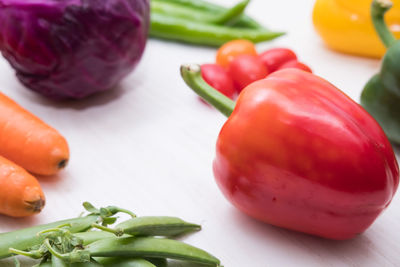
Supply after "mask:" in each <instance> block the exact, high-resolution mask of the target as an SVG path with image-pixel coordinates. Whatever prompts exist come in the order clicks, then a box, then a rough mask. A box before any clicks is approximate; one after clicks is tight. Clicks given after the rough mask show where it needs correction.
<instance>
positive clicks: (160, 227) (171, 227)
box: [115, 216, 201, 236]
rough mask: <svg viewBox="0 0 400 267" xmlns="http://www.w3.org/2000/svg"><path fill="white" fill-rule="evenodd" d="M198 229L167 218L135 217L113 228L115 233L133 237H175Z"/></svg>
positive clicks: (186, 223)
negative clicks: (118, 232)
mask: <svg viewBox="0 0 400 267" xmlns="http://www.w3.org/2000/svg"><path fill="white" fill-rule="evenodd" d="M200 229H201V226H200V225H197V224H194V223H188V222H185V221H183V220H181V219H179V218H177V217H167V216H158V217H156V216H143V217H137V218H132V219H129V220H127V221H124V222H122V223H120V224H117V225H116V226H115V231H121V232H122V233H124V234H128V235H134V236H176V235H180V234H185V233H189V232H193V231H199V230H200Z"/></svg>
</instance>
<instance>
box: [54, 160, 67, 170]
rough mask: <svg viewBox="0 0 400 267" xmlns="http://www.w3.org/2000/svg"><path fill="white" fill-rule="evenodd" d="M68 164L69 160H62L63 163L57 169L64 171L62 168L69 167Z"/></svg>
mask: <svg viewBox="0 0 400 267" xmlns="http://www.w3.org/2000/svg"><path fill="white" fill-rule="evenodd" d="M67 163H68V160H67V159H63V160H61V161H60V162H59V163H58V164H57V167H58V168H59V169H62V168H64V167H65V166H67Z"/></svg>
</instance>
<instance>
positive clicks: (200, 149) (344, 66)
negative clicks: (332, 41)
mask: <svg viewBox="0 0 400 267" xmlns="http://www.w3.org/2000/svg"><path fill="white" fill-rule="evenodd" d="M219 2H221V3H226V4H230V3H233V2H234V1H219ZM312 6H313V1H311V0H302V1H294V0H282V1H263V0H254V1H252V3H251V4H250V6H249V10H248V13H249V14H250V15H252V16H254V17H256V18H257V19H258V20H260V21H261V22H262V23H263V24H265V25H267V26H268V27H269V28H271V29H276V30H284V31H287V35H286V36H284V37H282V38H279V39H277V40H275V41H273V42H266V43H262V44H259V45H258V46H257V48H258V50H259V51H263V50H265V49H268V48H271V47H276V46H284V47H289V48H292V49H293V50H295V52H297V53H298V56H299V58H300V60H301V61H304V62H305V63H307V64H308V65H309V66H311V68H312V69H313V70H314V72H315V73H316V74H317V75H320V76H322V77H324V78H326V79H327V80H328V81H330V82H332V83H333V84H335V85H336V86H337V87H339V88H340V89H342V90H343V91H344V92H345V93H346V94H348V95H349V96H350V97H351V98H353V99H354V100H356V101H358V100H359V95H360V93H361V90H362V87H363V85H364V84H365V83H366V82H367V80H368V79H369V77H371V76H372V75H373V74H374V73H375V72H376V71H377V70H378V68H379V61H378V60H373V59H365V58H359V57H353V56H348V55H343V54H338V53H335V52H333V51H330V50H328V49H327V48H326V47H325V46H324V45H323V44H322V42H321V40H320V39H319V37H318V36H317V34H316V33H315V32H314V29H313V26H312V21H311V11H312ZM214 56H215V49H212V48H204V47H195V46H188V45H183V44H176V43H171V42H163V41H158V40H149V42H148V45H147V48H146V51H145V54H144V56H143V59H142V61H141V63H140V64H139V66H138V68H137V69H136V70H135V71H134V72H133V73H132V74H131V75H129V77H127V78H126V79H125V80H124V81H123V82H122V83H121V84H120V86H118V88H116V89H114V90H113V91H110V92H107V93H102V94H99V95H96V96H94V97H91V98H89V99H86V100H83V101H69V102H62V103H60V102H54V101H50V100H47V99H44V98H42V97H40V96H39V95H37V94H35V93H33V92H31V91H29V90H27V89H25V88H24V87H23V86H22V85H21V84H20V83H19V82H18V81H17V79H16V78H15V76H14V72H13V70H12V69H11V67H10V66H9V65H8V64H7V62H6V61H5V60H4V59H0V90H1V91H2V92H4V93H5V94H7V95H8V96H10V97H12V98H13V99H14V100H16V101H17V102H19V103H20V104H21V105H22V106H24V107H25V108H27V109H28V110H30V111H32V112H33V113H34V114H36V115H37V116H39V117H40V118H42V119H43V120H45V121H46V122H48V123H49V124H50V125H52V126H54V127H55V128H57V129H58V130H59V131H60V132H61V133H62V134H63V135H64V136H65V137H66V138H67V140H68V142H69V145H70V149H71V161H70V162H69V165H68V167H67V168H66V169H65V170H64V171H62V172H61V173H60V174H59V175H57V176H56V177H39V179H40V182H41V184H42V185H43V189H44V191H45V194H46V197H47V204H46V207H45V209H44V210H43V212H42V213H41V214H39V215H38V216H35V217H32V218H27V219H11V218H7V217H4V216H0V231H9V230H13V229H18V228H21V227H28V226H31V225H34V224H38V223H46V222H50V221H54V220H58V219H63V218H69V217H75V216H77V215H79V213H80V212H81V211H82V207H81V203H82V202H83V201H90V202H92V203H93V204H95V205H97V206H101V205H118V206H122V207H125V208H128V209H132V210H133V211H134V212H136V213H137V214H138V215H171V216H179V217H181V218H183V219H185V220H188V221H192V222H196V223H200V224H201V225H202V226H203V230H202V231H201V232H199V233H196V234H194V235H192V236H189V237H187V238H185V241H187V242H189V243H191V244H193V245H196V246H198V247H201V248H204V249H206V250H208V251H209V252H211V253H212V254H214V255H216V256H217V257H219V258H220V259H221V261H222V263H223V264H224V266H226V267H243V266H252V267H266V266H273V267H275V266H277V267H280V266H335V267H336V266H363V267H366V266H400V253H399V251H400V231H399V230H398V229H399V228H400V200H399V194H397V195H396V196H395V198H394V200H393V202H392V204H391V205H390V206H389V208H388V209H387V210H386V211H385V212H384V213H383V214H382V216H380V217H379V218H378V219H377V220H376V222H375V223H374V224H373V225H372V227H371V228H370V229H369V230H368V231H366V232H365V233H364V234H362V235H361V236H359V237H357V238H355V239H353V240H349V241H342V242H338V241H329V240H324V239H320V238H316V237H312V236H308V235H304V234H300V233H296V232H292V231H288V230H284V229H280V228H276V227H273V226H270V225H267V224H263V223H260V222H257V221H255V220H253V219H251V218H249V217H247V216H245V215H243V214H242V213H240V212H239V211H237V210H236V209H234V208H233V207H232V206H231V205H230V204H229V203H228V202H227V201H226V200H225V199H224V197H223V196H222V194H221V193H220V191H219V190H218V188H217V186H216V184H215V182H214V178H213V175H212V171H211V164H212V161H213V157H214V149H215V141H216V138H217V135H218V132H219V129H220V128H221V126H222V125H223V123H224V121H225V118H224V117H223V116H222V115H221V114H219V113H218V112H217V111H215V110H213V109H212V108H210V107H208V106H206V105H205V104H203V103H202V102H200V101H199V100H198V99H197V97H196V96H195V95H194V93H192V92H191V91H190V89H188V88H187V87H186V86H185V84H184V82H183V81H182V80H181V78H180V76H179V66H180V64H182V63H188V62H194V63H206V62H213V60H214ZM397 153H398V152H397ZM0 266H12V264H11V263H7V261H3V262H0ZM27 266H28V265H27ZM177 266H181V265H179V264H177ZM191 266H192V265H191Z"/></svg>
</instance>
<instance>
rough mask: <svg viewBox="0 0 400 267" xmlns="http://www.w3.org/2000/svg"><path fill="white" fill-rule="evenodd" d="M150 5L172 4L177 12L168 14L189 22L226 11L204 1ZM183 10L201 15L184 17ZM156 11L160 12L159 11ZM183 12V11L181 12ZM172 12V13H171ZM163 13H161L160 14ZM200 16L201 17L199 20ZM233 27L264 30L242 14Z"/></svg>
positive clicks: (167, 1)
mask: <svg viewBox="0 0 400 267" xmlns="http://www.w3.org/2000/svg"><path fill="white" fill-rule="evenodd" d="M151 4H152V5H154V4H155V5H159V4H172V5H173V7H176V8H177V9H178V10H177V11H174V10H172V9H168V14H170V15H171V16H174V17H182V18H186V19H189V20H193V19H196V18H197V19H196V20H199V21H208V20H209V19H211V17H215V16H218V15H220V14H222V13H224V12H226V11H227V10H228V9H227V8H225V7H222V6H219V5H216V4H213V3H210V2H207V1H204V0H195V1H194V0H152V1H151ZM181 8H184V10H186V11H187V14H190V15H194V13H193V11H197V12H198V13H200V14H202V15H198V16H197V15H194V16H195V17H190V15H185V14H184V13H183V12H180V9H181ZM158 11H161V10H160V9H159V10H158ZM182 11H183V10H182ZM171 12H172V13H171ZM161 13H163V12H161ZM200 16H203V18H202V19H201V18H200ZM231 26H233V27H243V28H253V29H265V28H264V27H263V26H262V25H261V24H259V23H258V22H257V21H255V20H254V19H252V18H251V17H249V16H247V15H245V14H243V15H242V16H241V17H240V18H239V19H238V20H237V21H236V22H233V23H232V24H231Z"/></svg>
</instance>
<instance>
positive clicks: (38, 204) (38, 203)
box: [25, 198, 46, 213]
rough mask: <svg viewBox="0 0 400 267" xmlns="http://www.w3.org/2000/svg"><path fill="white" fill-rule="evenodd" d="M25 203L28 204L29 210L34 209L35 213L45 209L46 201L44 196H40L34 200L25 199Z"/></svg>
mask: <svg viewBox="0 0 400 267" xmlns="http://www.w3.org/2000/svg"><path fill="white" fill-rule="evenodd" d="M25 203H26V204H28V206H27V210H30V211H33V212H34V213H38V212H40V211H41V210H42V209H43V207H44V204H45V203H46V201H45V200H44V199H43V198H39V199H38V200H34V201H25Z"/></svg>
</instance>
